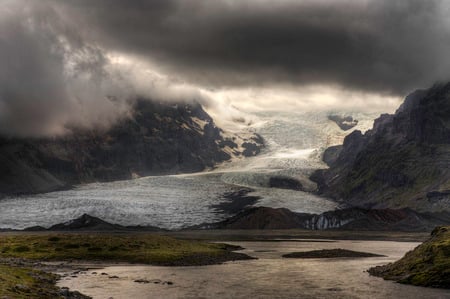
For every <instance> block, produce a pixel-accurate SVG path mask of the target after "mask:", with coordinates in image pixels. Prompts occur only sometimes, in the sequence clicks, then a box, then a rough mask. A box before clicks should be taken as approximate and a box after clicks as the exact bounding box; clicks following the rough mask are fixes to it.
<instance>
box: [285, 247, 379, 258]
mask: <svg viewBox="0 0 450 299" xmlns="http://www.w3.org/2000/svg"><path fill="white" fill-rule="evenodd" d="M383 256H384V255H379V254H374V253H368V252H360V251H353V250H347V249H341V248H337V249H322V250H312V251H303V252H292V253H288V254H283V255H282V257H284V258H303V259H309V258H313V259H316V258H342V257H352V258H363V257H383Z"/></svg>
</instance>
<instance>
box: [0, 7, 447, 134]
mask: <svg viewBox="0 0 450 299" xmlns="http://www.w3.org/2000/svg"><path fill="white" fill-rule="evenodd" d="M448 3H449V1H444V0H441V1H440V0H427V1H424V0H408V1H407V0H396V1H392V0H335V1H331V0H304V1H301V0H297V1H294V0H290V1H288V0H281V1H269V0H246V1H244V0H214V1H207V0H134V1H123V0H77V1H57V0H54V1H52V0H40V1H32V0H30V1H27V0H0V61H1V62H2V68H1V70H0V132H2V133H5V134H16V135H21V136H26V135H36V134H37V135H42V134H44V135H45V134H61V133H64V132H66V131H67V128H68V127H70V126H74V125H75V126H79V125H84V126H94V125H100V126H107V125H109V124H111V123H113V122H114V121H116V120H117V119H119V118H121V117H126V115H127V113H128V110H129V103H130V102H129V100H130V99H132V98H134V97H136V95H139V96H146V97H151V98H157V99H163V100H183V99H184V100H192V99H196V100H198V101H200V102H202V103H204V104H205V105H213V104H214V105H217V104H218V103H219V104H220V105H228V104H233V105H238V106H239V105H241V106H242V109H258V108H259V109H275V108H276V109H292V107H297V108H298V109H311V108H315V109H325V110H326V109H336V108H339V107H340V108H342V109H356V110H358V109H359V110H364V109H367V110H375V111H380V112H384V111H392V110H393V109H394V108H395V107H396V106H397V105H398V104H399V101H400V100H401V99H402V98H403V97H404V96H405V95H406V94H407V93H409V92H411V91H413V90H414V89H417V88H425V87H428V86H429V85H431V84H433V83H434V82H436V81H448V80H449V78H450V59H448V57H447V55H448V53H450V18H448V16H449V15H450V10H449V8H450V5H449V4H448Z"/></svg>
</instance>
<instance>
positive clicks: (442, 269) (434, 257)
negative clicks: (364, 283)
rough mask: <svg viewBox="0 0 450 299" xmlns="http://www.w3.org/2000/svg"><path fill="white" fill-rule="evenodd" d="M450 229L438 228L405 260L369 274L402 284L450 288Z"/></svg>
mask: <svg viewBox="0 0 450 299" xmlns="http://www.w3.org/2000/svg"><path fill="white" fill-rule="evenodd" d="M449 269H450V227H448V226H447V227H437V228H436V229H434V230H433V232H432V233H431V238H430V239H429V240H427V241H425V242H424V243H423V244H421V245H419V246H418V247H416V248H415V249H414V250H412V251H410V252H408V253H407V254H406V255H405V256H404V257H403V258H402V259H400V260H399V261H397V262H395V263H391V264H388V265H385V266H377V267H374V268H371V269H369V271H368V272H369V273H370V274H372V275H375V276H380V277H383V278H384V279H388V280H395V281H397V282H400V283H406V284H413V285H417V286H424V287H436V288H446V289H450V271H449Z"/></svg>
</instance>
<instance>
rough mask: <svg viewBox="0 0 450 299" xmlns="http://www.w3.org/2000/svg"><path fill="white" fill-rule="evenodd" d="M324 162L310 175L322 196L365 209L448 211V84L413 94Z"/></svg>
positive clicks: (449, 133) (449, 184) (346, 140)
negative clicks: (392, 112) (322, 166)
mask: <svg viewBox="0 0 450 299" xmlns="http://www.w3.org/2000/svg"><path fill="white" fill-rule="evenodd" d="M330 156H331V158H330ZM327 162H328V164H329V165H330V168H329V169H326V170H319V171H317V172H316V173H314V174H313V176H312V179H313V180H314V181H316V182H317V183H318V186H319V193H320V194H322V195H325V196H329V197H332V198H334V199H336V200H339V201H343V202H345V203H347V204H350V205H352V206H359V207H364V208H404V207H410V208H413V209H416V210H418V211H440V210H442V209H444V210H450V197H449V194H450V192H449V190H450V84H446V85H435V86H434V87H432V88H430V89H428V90H419V91H416V92H414V93H412V94H411V95H409V96H408V97H407V98H406V99H405V102H404V104H403V105H402V106H401V107H400V108H399V109H398V110H397V111H396V113H395V114H394V115H388V114H384V115H381V116H380V117H379V118H378V119H377V120H375V123H374V126H373V129H372V130H369V131H367V132H366V133H365V134H362V133H361V132H360V131H354V132H352V133H351V134H350V135H348V136H347V137H346V138H345V141H344V144H343V147H342V149H339V152H338V155H337V157H336V156H334V157H333V156H332V155H329V153H328V154H327Z"/></svg>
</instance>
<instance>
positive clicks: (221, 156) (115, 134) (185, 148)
mask: <svg viewBox="0 0 450 299" xmlns="http://www.w3.org/2000/svg"><path fill="white" fill-rule="evenodd" d="M263 146H264V145H263V139H262V138H261V137H260V136H259V135H257V134H248V136H244V137H242V136H237V135H230V134H224V132H223V130H221V129H220V128H218V127H217V126H216V125H215V124H214V121H213V119H212V118H211V117H210V116H209V115H208V114H207V113H206V112H205V111H204V110H203V108H202V107H201V105H200V104H198V103H178V104H175V103H165V102H164V103H163V102H156V101H150V100H144V99H141V100H137V101H136V102H135V104H134V109H133V112H132V117H129V118H125V119H123V120H121V121H119V122H118V123H116V124H115V125H113V126H112V127H111V128H109V129H107V130H99V129H91V130H85V129H73V130H72V133H71V134H68V135H66V136H61V137H54V138H27V139H24V138H22V139H18V138H7V137H0V196H1V195H10V194H24V193H39V192H48V191H54V190H58V189H64V188H69V187H70V186H72V185H74V184H80V183H88V182H95V181H113V180H124V179H131V178H134V177H140V176H148V175H164V174H176V173H190V172H198V171H202V170H205V169H207V168H212V167H214V166H215V165H216V164H217V163H220V162H223V161H227V160H229V159H231V158H232V157H239V156H252V155H256V154H257V153H259V151H260V150H261V148H262V147H263Z"/></svg>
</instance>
